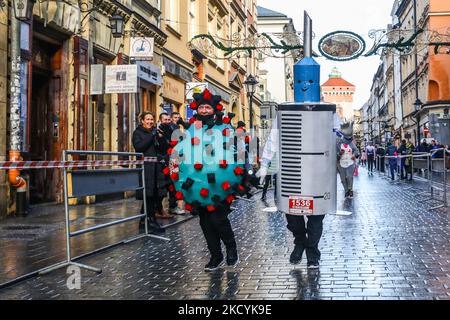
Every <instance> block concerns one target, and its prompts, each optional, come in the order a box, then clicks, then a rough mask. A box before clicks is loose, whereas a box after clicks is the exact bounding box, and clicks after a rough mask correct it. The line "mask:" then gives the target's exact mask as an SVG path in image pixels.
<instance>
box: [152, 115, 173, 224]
mask: <svg viewBox="0 0 450 320" xmlns="http://www.w3.org/2000/svg"><path fill="white" fill-rule="evenodd" d="M171 123H172V121H171V119H170V116H169V114H167V113H166V112H163V113H161V114H160V115H159V124H158V127H157V130H158V133H159V134H160V136H161V138H160V139H159V148H158V150H159V153H158V156H159V158H160V159H161V161H163V165H164V166H167V165H168V164H169V159H170V155H169V153H168V150H169V149H170V147H171V146H170V141H171V138H172V132H173V130H172V126H171ZM170 183H171V182H170V179H169V177H167V176H166V175H162V177H161V178H160V179H159V181H158V191H159V192H158V196H159V201H158V206H157V214H156V217H157V218H159V219H170V218H173V215H171V214H170V213H169V212H167V211H165V210H164V206H163V201H164V198H165V197H166V196H167V190H168V189H167V188H168V186H169V185H170ZM176 204H177V203H176V199H175V196H174V195H173V194H172V192H170V191H169V211H171V209H172V208H174V207H175V206H176Z"/></svg>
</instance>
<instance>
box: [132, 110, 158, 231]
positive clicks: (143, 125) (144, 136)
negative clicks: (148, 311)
mask: <svg viewBox="0 0 450 320" xmlns="http://www.w3.org/2000/svg"><path fill="white" fill-rule="evenodd" d="M139 123H140V124H139V126H138V127H137V128H136V130H134V132H133V138H132V142H133V147H134V149H135V150H136V152H142V153H143V154H144V156H145V157H156V156H157V155H158V140H159V139H161V138H162V135H161V134H158V132H157V129H156V128H155V117H154V115H153V114H152V113H151V112H148V111H145V112H142V113H141V114H140V115H139ZM144 177H145V188H146V194H145V197H146V201H147V212H146V214H147V219H148V222H149V226H150V227H151V228H153V229H155V230H156V231H160V232H163V231H164V229H163V228H161V226H160V225H159V224H158V222H157V221H156V218H155V211H156V208H157V204H158V200H159V194H158V185H159V183H158V180H160V179H162V178H164V176H163V173H162V166H161V164H159V163H158V162H145V164H144ZM137 197H138V199H139V196H137ZM143 212H144V205H142V209H141V213H143ZM141 222H142V221H141Z"/></svg>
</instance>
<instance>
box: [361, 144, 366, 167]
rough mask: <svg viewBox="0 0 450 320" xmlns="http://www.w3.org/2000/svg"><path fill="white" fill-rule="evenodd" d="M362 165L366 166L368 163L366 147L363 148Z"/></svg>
mask: <svg viewBox="0 0 450 320" xmlns="http://www.w3.org/2000/svg"><path fill="white" fill-rule="evenodd" d="M360 160H361V166H362V167H365V166H366V165H367V152H366V148H363V149H362V150H361V159H360Z"/></svg>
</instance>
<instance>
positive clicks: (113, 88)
mask: <svg viewBox="0 0 450 320" xmlns="http://www.w3.org/2000/svg"><path fill="white" fill-rule="evenodd" d="M136 92H137V65H135V64H130V65H112V66H106V73H105V93H136Z"/></svg>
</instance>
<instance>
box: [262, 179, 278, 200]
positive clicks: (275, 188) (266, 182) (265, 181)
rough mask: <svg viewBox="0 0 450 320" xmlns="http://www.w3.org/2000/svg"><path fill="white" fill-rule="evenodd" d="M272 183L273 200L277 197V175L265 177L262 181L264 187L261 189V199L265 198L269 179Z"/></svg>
mask: <svg viewBox="0 0 450 320" xmlns="http://www.w3.org/2000/svg"><path fill="white" fill-rule="evenodd" d="M272 178H273V180H272V183H273V188H274V198H276V197H277V175H276V174H274V175H267V176H266V178H265V180H264V187H263V191H262V197H263V198H265V197H266V194H267V189H268V188H269V183H270V179H272Z"/></svg>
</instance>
